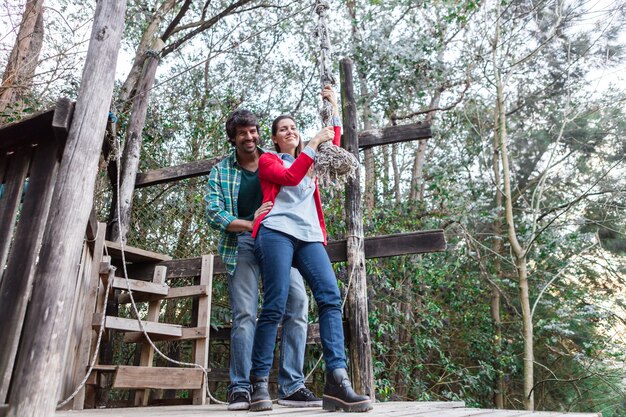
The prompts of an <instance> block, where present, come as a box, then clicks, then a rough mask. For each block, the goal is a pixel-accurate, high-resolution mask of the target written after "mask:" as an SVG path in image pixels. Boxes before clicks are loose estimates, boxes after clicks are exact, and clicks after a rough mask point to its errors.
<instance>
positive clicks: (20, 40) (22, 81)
mask: <svg viewBox="0 0 626 417" xmlns="http://www.w3.org/2000/svg"><path fill="white" fill-rule="evenodd" d="M43 32H44V26H43V0H29V1H27V2H26V5H25V6H24V13H23V15H22V23H21V24H20V30H19V32H18V34H17V39H16V40H15V45H14V46H13V50H12V51H11V55H10V56H9V61H8V62H7V66H6V69H5V71H4V75H3V76H2V85H1V86H0V113H2V112H4V111H5V110H6V109H7V107H8V106H9V105H11V104H13V103H15V104H16V106H15V107H14V109H13V110H14V111H16V112H19V111H21V109H22V108H23V103H20V101H22V99H23V98H24V96H25V95H26V93H27V92H28V91H29V90H30V88H31V86H32V82H33V76H34V75H35V68H37V60H38V59H39V52H40V51H41V45H42V44H43ZM0 123H2V120H0Z"/></svg>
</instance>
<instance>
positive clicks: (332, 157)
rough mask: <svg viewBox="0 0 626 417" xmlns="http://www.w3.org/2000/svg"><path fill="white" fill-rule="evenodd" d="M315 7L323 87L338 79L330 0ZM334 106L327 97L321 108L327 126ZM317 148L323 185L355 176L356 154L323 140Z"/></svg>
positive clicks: (338, 183) (321, 0)
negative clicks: (330, 30)
mask: <svg viewBox="0 0 626 417" xmlns="http://www.w3.org/2000/svg"><path fill="white" fill-rule="evenodd" d="M313 9H314V11H315V13H317V25H316V27H315V36H316V37H317V38H318V39H319V42H320V50H319V57H318V65H319V70H320V84H321V86H322V88H324V87H325V86H327V85H331V86H335V85H336V84H337V81H336V80H335V77H334V76H333V73H332V65H331V46H330V36H329V35H328V27H327V25H326V12H327V10H328V9H329V4H328V1H326V0H316V1H315V5H314V6H313ZM333 110H334V109H333V106H332V105H331V104H330V102H328V100H326V99H324V100H323V101H322V107H321V108H320V110H319V113H320V117H321V118H322V123H323V124H324V126H332V119H333ZM317 149H318V152H317V157H316V158H315V173H316V175H317V176H318V181H319V183H320V185H321V186H323V187H330V188H331V189H333V188H340V187H341V186H343V184H344V183H345V181H346V180H347V179H348V178H353V179H354V178H355V177H356V173H357V170H358V168H359V162H358V160H357V159H356V157H355V156H354V155H353V154H351V153H350V152H348V151H347V150H345V149H343V148H341V147H339V146H334V145H332V144H330V143H322V144H320V146H319V147H318V148H317Z"/></svg>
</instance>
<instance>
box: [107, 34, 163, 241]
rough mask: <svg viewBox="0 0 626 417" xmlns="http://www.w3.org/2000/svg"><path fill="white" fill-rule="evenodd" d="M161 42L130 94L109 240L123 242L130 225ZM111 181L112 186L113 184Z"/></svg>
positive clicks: (156, 43) (150, 53)
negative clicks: (113, 224)
mask: <svg viewBox="0 0 626 417" xmlns="http://www.w3.org/2000/svg"><path fill="white" fill-rule="evenodd" d="M163 46H164V45H163V41H161V40H160V39H157V40H156V41H155V42H154V44H153V50H151V51H148V52H147V53H146V54H147V55H148V56H147V58H146V61H145V64H144V71H143V74H142V77H141V80H140V81H139V86H138V87H137V91H136V93H135V95H134V96H133V105H132V109H131V116H130V120H129V122H128V130H127V131H126V144H125V145H124V153H123V155H122V167H121V171H122V173H121V176H120V179H119V183H120V189H119V194H118V200H119V213H118V212H117V208H118V207H114V212H115V213H116V216H114V217H113V219H114V220H113V221H115V219H116V220H117V227H113V229H112V234H111V236H110V239H111V240H113V241H122V240H123V241H124V242H125V241H126V234H127V232H128V226H129V225H130V213H131V208H132V204H133V192H134V190H135V177H136V176H137V170H138V168H139V156H140V155H141V145H142V143H143V138H142V132H143V127H144V124H145V122H146V114H147V111H148V100H149V96H150V89H151V88H152V86H153V85H154V79H155V76H156V70H157V67H158V65H159V57H158V54H159V53H160V51H161V50H162V49H163ZM115 185H116V184H114V185H113V186H115Z"/></svg>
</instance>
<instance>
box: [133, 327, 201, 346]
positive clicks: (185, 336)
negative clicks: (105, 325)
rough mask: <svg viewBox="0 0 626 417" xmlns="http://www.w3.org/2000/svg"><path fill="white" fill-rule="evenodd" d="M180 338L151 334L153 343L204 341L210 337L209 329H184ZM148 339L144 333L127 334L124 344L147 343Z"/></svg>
mask: <svg viewBox="0 0 626 417" xmlns="http://www.w3.org/2000/svg"><path fill="white" fill-rule="evenodd" d="M181 330H182V334H181V335H180V336H170V335H166V334H151V335H150V339H151V340H152V341H153V342H159V341H163V340H196V339H204V338H206V337H207V336H208V335H209V328H208V327H183V328H182V329H181ZM145 341H146V338H145V336H144V334H143V332H126V333H124V343H140V342H145Z"/></svg>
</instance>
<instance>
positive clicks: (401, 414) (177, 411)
mask: <svg viewBox="0 0 626 417" xmlns="http://www.w3.org/2000/svg"><path fill="white" fill-rule="evenodd" d="M339 415H341V414H338V413H335V414H329V412H328V411H324V410H322V409H321V408H308V409H307V408H288V407H282V406H280V405H274V410H272V411H262V412H258V413H248V411H228V410H226V406H225V405H204V406H200V405H182V406H167V407H166V406H164V407H137V408H108V409H100V410H82V411H57V413H56V417H106V416H115V417H148V416H149V417H187V416H203V417H243V416H247V417H251V416H258V417H265V416H280V417H283V416H297V417H305V416H306V417H321V416H324V417H329V416H339ZM351 415H353V416H354V415H363V416H367V417H380V416H392V417H411V416H419V417H427V416H436V417H469V416H472V417H557V416H563V417H598V416H599V417H601V414H599V413H562V412H548V411H541V412H534V413H533V412H529V411H522V410H489V409H480V408H465V404H463V402H385V403H376V404H375V405H374V409H373V410H372V411H370V412H368V413H363V414H351Z"/></svg>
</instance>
